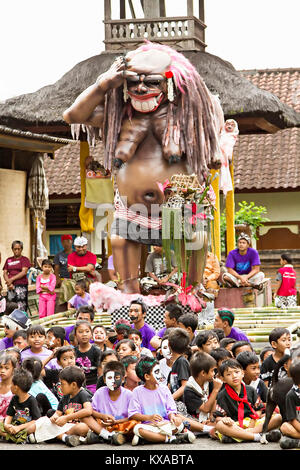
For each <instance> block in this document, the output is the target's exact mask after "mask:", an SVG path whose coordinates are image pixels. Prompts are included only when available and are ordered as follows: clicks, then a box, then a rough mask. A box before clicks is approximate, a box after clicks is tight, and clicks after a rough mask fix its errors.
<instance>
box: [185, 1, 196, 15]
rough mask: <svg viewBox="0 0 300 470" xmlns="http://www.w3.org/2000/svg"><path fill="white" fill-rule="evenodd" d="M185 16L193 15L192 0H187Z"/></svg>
mask: <svg viewBox="0 0 300 470" xmlns="http://www.w3.org/2000/svg"><path fill="white" fill-rule="evenodd" d="M186 4H187V16H194V5H193V0H187V2H186Z"/></svg>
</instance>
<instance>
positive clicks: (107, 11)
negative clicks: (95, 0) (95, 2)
mask: <svg viewBox="0 0 300 470" xmlns="http://www.w3.org/2000/svg"><path fill="white" fill-rule="evenodd" d="M104 20H111V0H104Z"/></svg>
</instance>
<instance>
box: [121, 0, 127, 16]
mask: <svg viewBox="0 0 300 470" xmlns="http://www.w3.org/2000/svg"><path fill="white" fill-rule="evenodd" d="M124 18H126V8H125V0H120V19H124Z"/></svg>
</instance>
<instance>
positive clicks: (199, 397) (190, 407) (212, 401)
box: [183, 352, 223, 433]
mask: <svg viewBox="0 0 300 470" xmlns="http://www.w3.org/2000/svg"><path fill="white" fill-rule="evenodd" d="M216 365H217V364H216V361H215V359H213V358H212V357H211V356H210V355H209V354H207V353H202V352H196V353H195V354H193V356H192V358H191V360H190V369H191V374H192V375H191V377H190V378H189V380H188V382H187V384H186V386H185V388H184V394H183V397H184V402H185V404H186V407H187V411H188V413H189V414H191V415H192V416H193V417H195V418H197V419H198V421H199V422H200V423H203V432H207V433H208V432H209V431H210V430H211V429H213V427H214V423H212V422H211V419H212V413H213V411H214V410H215V407H216V399H217V395H218V393H219V391H220V389H221V387H222V385H223V382H222V381H221V380H220V379H217V378H215V370H216Z"/></svg>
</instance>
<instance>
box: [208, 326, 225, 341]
mask: <svg viewBox="0 0 300 470" xmlns="http://www.w3.org/2000/svg"><path fill="white" fill-rule="evenodd" d="M210 331H213V332H214V333H216V334H217V336H218V338H219V341H221V339H224V338H225V333H224V330H223V329H222V328H213V329H212V330H210Z"/></svg>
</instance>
